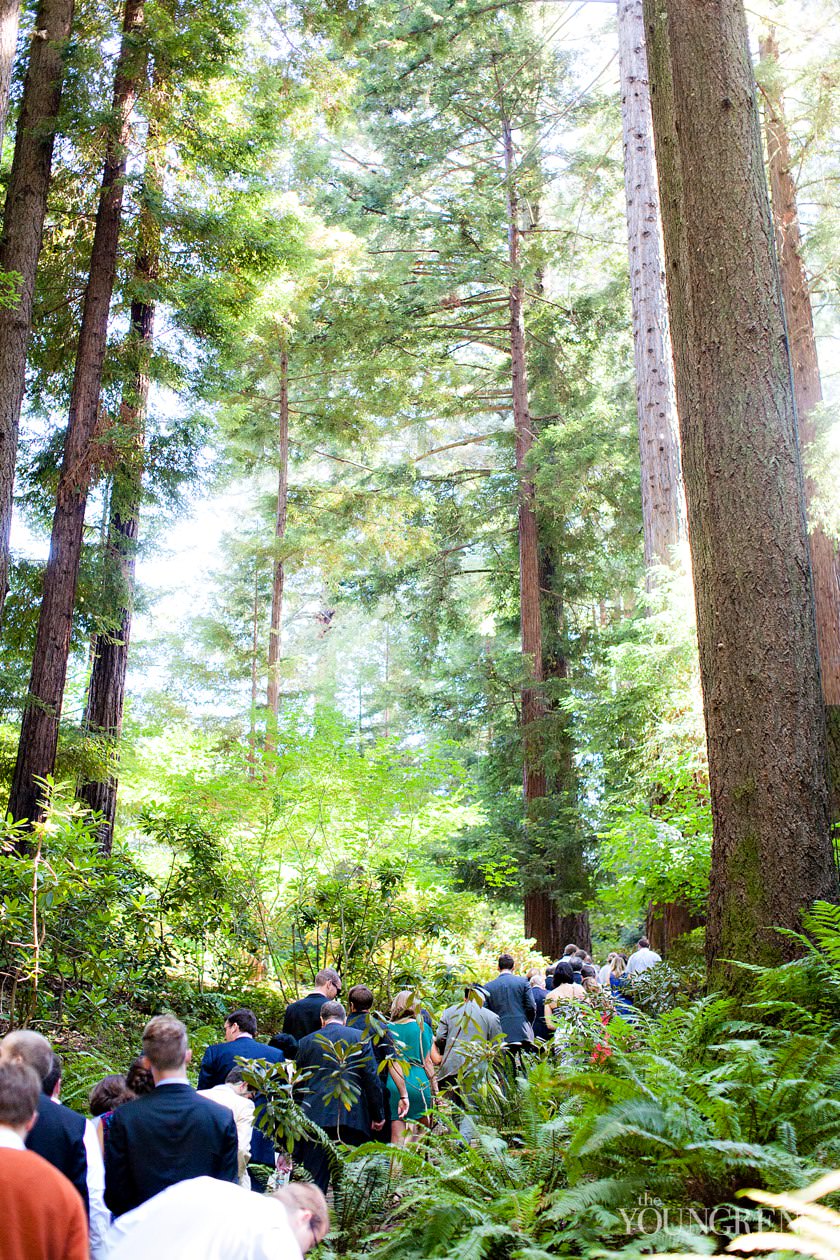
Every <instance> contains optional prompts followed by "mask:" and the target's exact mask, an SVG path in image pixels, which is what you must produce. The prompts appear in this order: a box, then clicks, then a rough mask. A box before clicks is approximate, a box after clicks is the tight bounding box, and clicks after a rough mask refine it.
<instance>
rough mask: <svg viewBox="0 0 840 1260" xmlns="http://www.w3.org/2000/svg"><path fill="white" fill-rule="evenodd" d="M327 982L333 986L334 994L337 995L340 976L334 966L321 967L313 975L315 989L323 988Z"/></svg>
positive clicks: (339, 990)
mask: <svg viewBox="0 0 840 1260" xmlns="http://www.w3.org/2000/svg"><path fill="white" fill-rule="evenodd" d="M328 984H331V985H332V986H333V988H334V989H335V995H336V997H338V995H339V993H340V992H341V976H340V975H339V974H338V972H337V971H336V970H335V968H334V967H322V968H321V970H320V971H319V972H318V974H317V976H316V977H315V988H316V989H325V988H326V987H327V985H328Z"/></svg>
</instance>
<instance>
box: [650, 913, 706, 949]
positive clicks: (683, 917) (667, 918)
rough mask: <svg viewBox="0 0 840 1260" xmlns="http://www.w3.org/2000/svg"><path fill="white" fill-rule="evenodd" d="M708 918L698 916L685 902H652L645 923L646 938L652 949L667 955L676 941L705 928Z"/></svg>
mask: <svg viewBox="0 0 840 1260" xmlns="http://www.w3.org/2000/svg"><path fill="white" fill-rule="evenodd" d="M705 922H706V918H705V916H704V915H702V914H696V913H695V912H694V911H692V910H691V908H690V907H689V905H688V903H687V902H685V901H652V902H651V903H650V905H649V906H648V911H647V918H646V921H645V936H646V937H647V938H648V940H649V941H650V943H651V947H652V948H653V949H655V950H656V951H657V953H660V954H667V953H668V951H669V949H670V948H671V946H672V945H673V943H674V941H675V940H677V938H678V937H680V936H684V935H685V933H686V932H692V931H693V930H694V928H698V927H703V926H704V924H705Z"/></svg>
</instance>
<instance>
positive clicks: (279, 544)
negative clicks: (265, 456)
mask: <svg viewBox="0 0 840 1260" xmlns="http://www.w3.org/2000/svg"><path fill="white" fill-rule="evenodd" d="M277 452H278V469H277V515H276V518H275V524H274V546H275V555H274V575H273V581H272V586H271V624H270V626H269V630H268V730H267V733H266V747H267V748H269V749H273V748H274V745H275V742H276V735H277V719H278V717H279V715H280V644H281V637H282V632H283V587H284V585H285V582H286V568H285V563H284V560H283V541H284V539H285V537H286V518H287V515H288V508H289V352H288V350H287V348H286V347H285V346H284V347H283V349H282V350H281V352H280V417H279V423H278V442H277Z"/></svg>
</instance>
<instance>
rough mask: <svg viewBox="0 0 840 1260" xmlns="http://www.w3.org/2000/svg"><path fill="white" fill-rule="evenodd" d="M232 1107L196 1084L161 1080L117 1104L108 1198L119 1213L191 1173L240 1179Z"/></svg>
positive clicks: (111, 1137)
mask: <svg viewBox="0 0 840 1260" xmlns="http://www.w3.org/2000/svg"><path fill="white" fill-rule="evenodd" d="M237 1149H238V1143H237V1140H236V1124H235V1122H234V1119H233V1112H231V1111H228V1109H227V1108H226V1107H220V1106H219V1105H218V1103H214V1102H211V1101H210V1099H209V1098H199V1097H198V1095H197V1094H196V1092H195V1090H194V1089H193V1087H192V1085H187V1084H186V1083H181V1082H179V1083H178V1084H175V1085H159V1086H158V1087H157V1089H155V1090H153V1092H152V1093H151V1094H143V1095H142V1096H141V1097H140V1098H136V1099H135V1100H134V1101H133V1102H130V1103H125V1104H124V1105H123V1106H122V1107H118V1108H117V1110H116V1111H115V1112H114V1114H113V1116H112V1118H111V1124H110V1127H109V1129H108V1141H107V1142H106V1143H105V1203H106V1206H107V1207H109V1208H110V1209H111V1211H112V1212H113V1213H114V1216H121V1215H122V1213H123V1212H129V1211H130V1210H131V1209H132V1208H135V1207H138V1206H139V1204H141V1203H145V1202H146V1200H147V1199H151V1197H152V1195H155V1194H158V1193H159V1192H160V1191H161V1190H165V1189H166V1188H167V1186H173V1185H175V1183H176V1182H178V1181H187V1180H188V1179H189V1178H190V1177H217V1178H218V1179H219V1180H220V1181H237V1180H238V1169H237Z"/></svg>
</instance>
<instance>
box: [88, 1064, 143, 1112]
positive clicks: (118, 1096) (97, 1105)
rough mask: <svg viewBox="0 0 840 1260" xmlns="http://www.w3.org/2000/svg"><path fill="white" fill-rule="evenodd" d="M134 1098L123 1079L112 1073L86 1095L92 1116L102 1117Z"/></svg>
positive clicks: (119, 1074)
mask: <svg viewBox="0 0 840 1260" xmlns="http://www.w3.org/2000/svg"><path fill="white" fill-rule="evenodd" d="M136 1097H137V1095H136V1094H135V1093H134V1091H133V1090H131V1089H129V1088H128V1085H127V1083H126V1079H125V1077H124V1076H123V1075H122V1074H121V1073H114V1074H113V1075H112V1076H103V1078H102V1080H101V1081H97V1082H96V1084H95V1085H94V1087H93V1089H92V1090H91V1091H90V1093H89V1094H88V1109H89V1110H90V1114H91V1115H92V1116H104V1115H107V1113H108V1112H109V1111H115V1110H116V1108H117V1107H121V1106H122V1105H123V1103H127V1102H131V1101H132V1099H133V1098H136Z"/></svg>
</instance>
